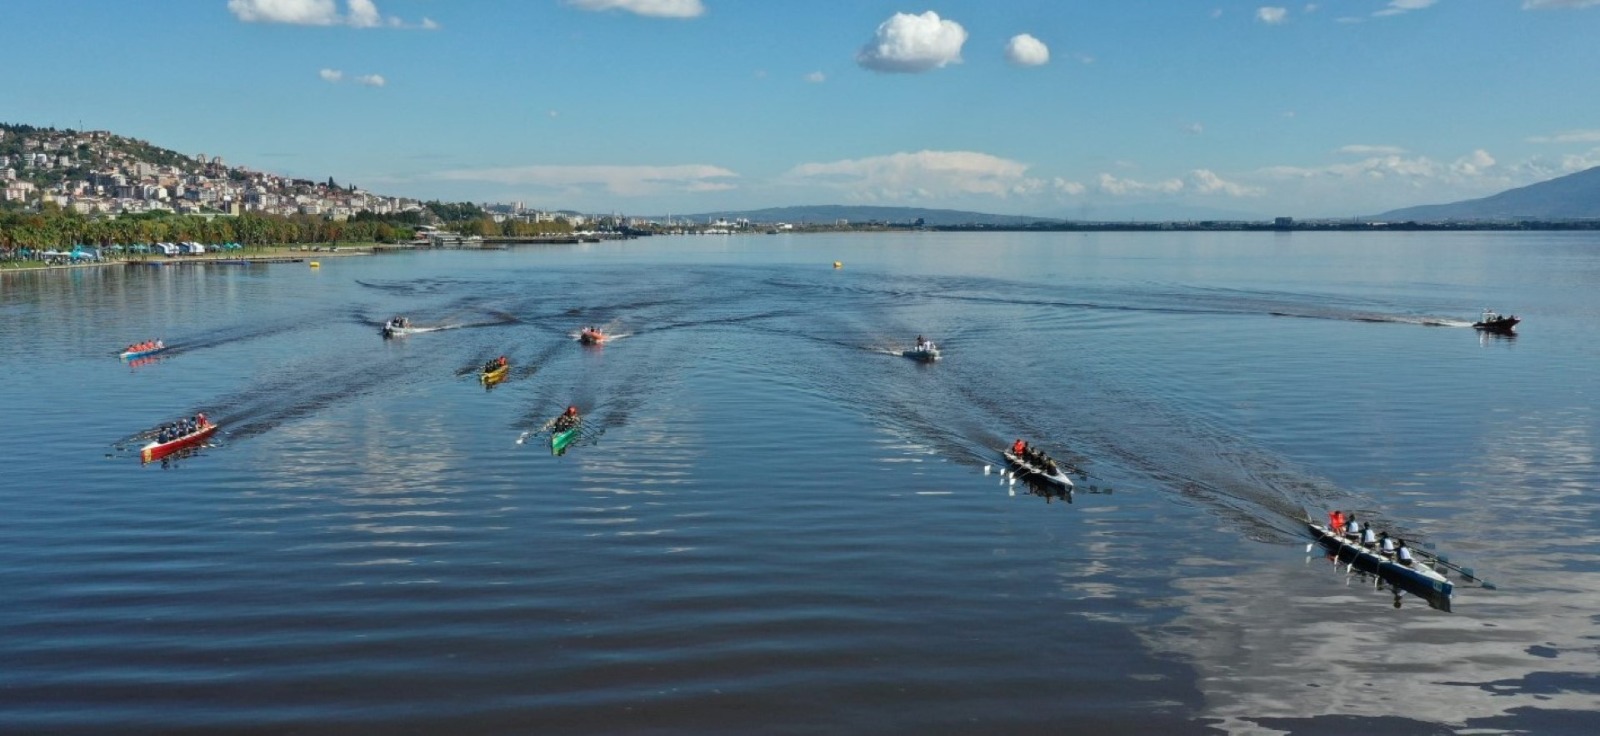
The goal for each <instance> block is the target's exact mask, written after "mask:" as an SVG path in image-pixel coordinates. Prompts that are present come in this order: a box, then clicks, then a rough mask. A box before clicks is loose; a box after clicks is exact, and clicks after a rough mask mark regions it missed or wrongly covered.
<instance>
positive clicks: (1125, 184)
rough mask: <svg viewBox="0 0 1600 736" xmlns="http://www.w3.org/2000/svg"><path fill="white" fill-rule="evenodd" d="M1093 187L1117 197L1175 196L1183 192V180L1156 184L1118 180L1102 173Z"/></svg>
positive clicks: (1170, 180)
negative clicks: (1143, 195)
mask: <svg viewBox="0 0 1600 736" xmlns="http://www.w3.org/2000/svg"><path fill="white" fill-rule="evenodd" d="M1095 186H1096V187H1097V188H1098V189H1099V190H1100V191H1101V192H1103V193H1105V194H1110V195H1114V196H1118V197H1123V196H1128V195H1141V194H1176V193H1178V192H1181V191H1183V180H1182V179H1166V180H1164V181H1158V182H1141V181H1136V180H1134V179H1119V178H1117V177H1115V176H1112V175H1110V174H1106V173H1102V174H1100V178H1099V179H1098V180H1097V181H1096V183H1095Z"/></svg>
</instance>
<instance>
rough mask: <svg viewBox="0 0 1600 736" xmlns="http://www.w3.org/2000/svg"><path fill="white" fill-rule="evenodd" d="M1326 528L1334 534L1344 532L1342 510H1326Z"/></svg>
mask: <svg viewBox="0 0 1600 736" xmlns="http://www.w3.org/2000/svg"><path fill="white" fill-rule="evenodd" d="M1328 528H1329V529H1332V530H1333V533H1334V534H1344V512H1343V511H1340V510H1338V509H1334V510H1332V511H1329V512H1328Z"/></svg>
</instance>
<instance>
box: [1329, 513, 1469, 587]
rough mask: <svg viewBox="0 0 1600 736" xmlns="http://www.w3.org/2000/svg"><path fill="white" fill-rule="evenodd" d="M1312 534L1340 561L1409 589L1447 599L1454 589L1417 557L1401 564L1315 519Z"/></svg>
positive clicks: (1446, 579)
mask: <svg viewBox="0 0 1600 736" xmlns="http://www.w3.org/2000/svg"><path fill="white" fill-rule="evenodd" d="M1306 526H1307V527H1308V528H1309V529H1310V530H1311V536H1313V537H1316V540H1317V543H1318V544H1321V545H1322V547H1323V549H1326V550H1328V552H1329V553H1331V554H1333V555H1334V557H1335V558H1336V559H1338V560H1339V561H1340V562H1343V563H1345V564H1348V565H1349V566H1351V567H1353V568H1355V569H1357V570H1361V571H1362V572H1367V573H1371V574H1373V575H1377V576H1379V577H1381V578H1384V579H1386V580H1389V581H1390V582H1394V583H1398V584H1400V585H1401V587H1403V588H1405V589H1406V590H1408V591H1409V592H1412V593H1416V594H1418V595H1422V596H1424V597H1430V598H1431V597H1439V598H1443V599H1448V598H1449V597H1450V596H1451V595H1452V594H1453V593H1454V592H1455V587H1456V586H1455V584H1454V583H1452V582H1450V580H1449V579H1448V578H1446V577H1445V576H1444V575H1442V574H1440V573H1439V572H1438V571H1437V570H1434V569H1433V568H1432V567H1431V566H1429V565H1428V563H1427V562H1426V561H1425V560H1423V559H1421V558H1418V559H1416V560H1414V561H1413V562H1412V563H1411V564H1410V565H1405V564H1401V563H1399V562H1396V561H1395V560H1392V559H1389V558H1388V557H1386V556H1384V554H1383V553H1382V552H1379V551H1377V550H1375V549H1372V548H1370V547H1367V546H1365V545H1362V544H1360V543H1358V542H1356V541H1354V540H1351V539H1345V538H1344V537H1342V536H1340V535H1338V534H1334V533H1333V531H1332V530H1330V529H1328V528H1327V527H1325V526H1322V525H1321V524H1317V523H1315V522H1307V523H1306Z"/></svg>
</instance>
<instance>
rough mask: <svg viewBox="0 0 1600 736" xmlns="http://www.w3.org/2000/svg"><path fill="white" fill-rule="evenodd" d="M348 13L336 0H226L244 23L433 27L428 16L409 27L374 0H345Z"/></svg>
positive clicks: (434, 27) (435, 24) (430, 29)
mask: <svg viewBox="0 0 1600 736" xmlns="http://www.w3.org/2000/svg"><path fill="white" fill-rule="evenodd" d="M346 6H347V7H348V8H349V10H350V12H349V13H348V14H345V15H340V14H339V7H338V4H337V3H336V2H335V0H228V12H230V13H233V16H234V17H235V18H238V19H239V20H241V21H244V22H246V23H286V24H289V25H296V26H334V25H347V26H351V27H352V28H385V27H387V28H420V29H423V30H427V31H432V30H436V29H438V28H439V24H438V23H435V22H433V21H432V20H429V19H427V18H423V19H422V23H420V24H418V25H416V26H411V25H408V24H407V23H406V22H405V21H403V20H400V19H399V18H396V17H394V16H389V17H387V18H385V17H384V16H383V14H382V13H380V12H378V6H377V3H375V2H374V0H346Z"/></svg>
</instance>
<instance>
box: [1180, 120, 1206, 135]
mask: <svg viewBox="0 0 1600 736" xmlns="http://www.w3.org/2000/svg"><path fill="white" fill-rule="evenodd" d="M1183 132H1185V133H1188V134H1189V135H1200V134H1201V133H1204V132H1206V126H1205V124H1204V123H1189V124H1188V125H1185V126H1183Z"/></svg>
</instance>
